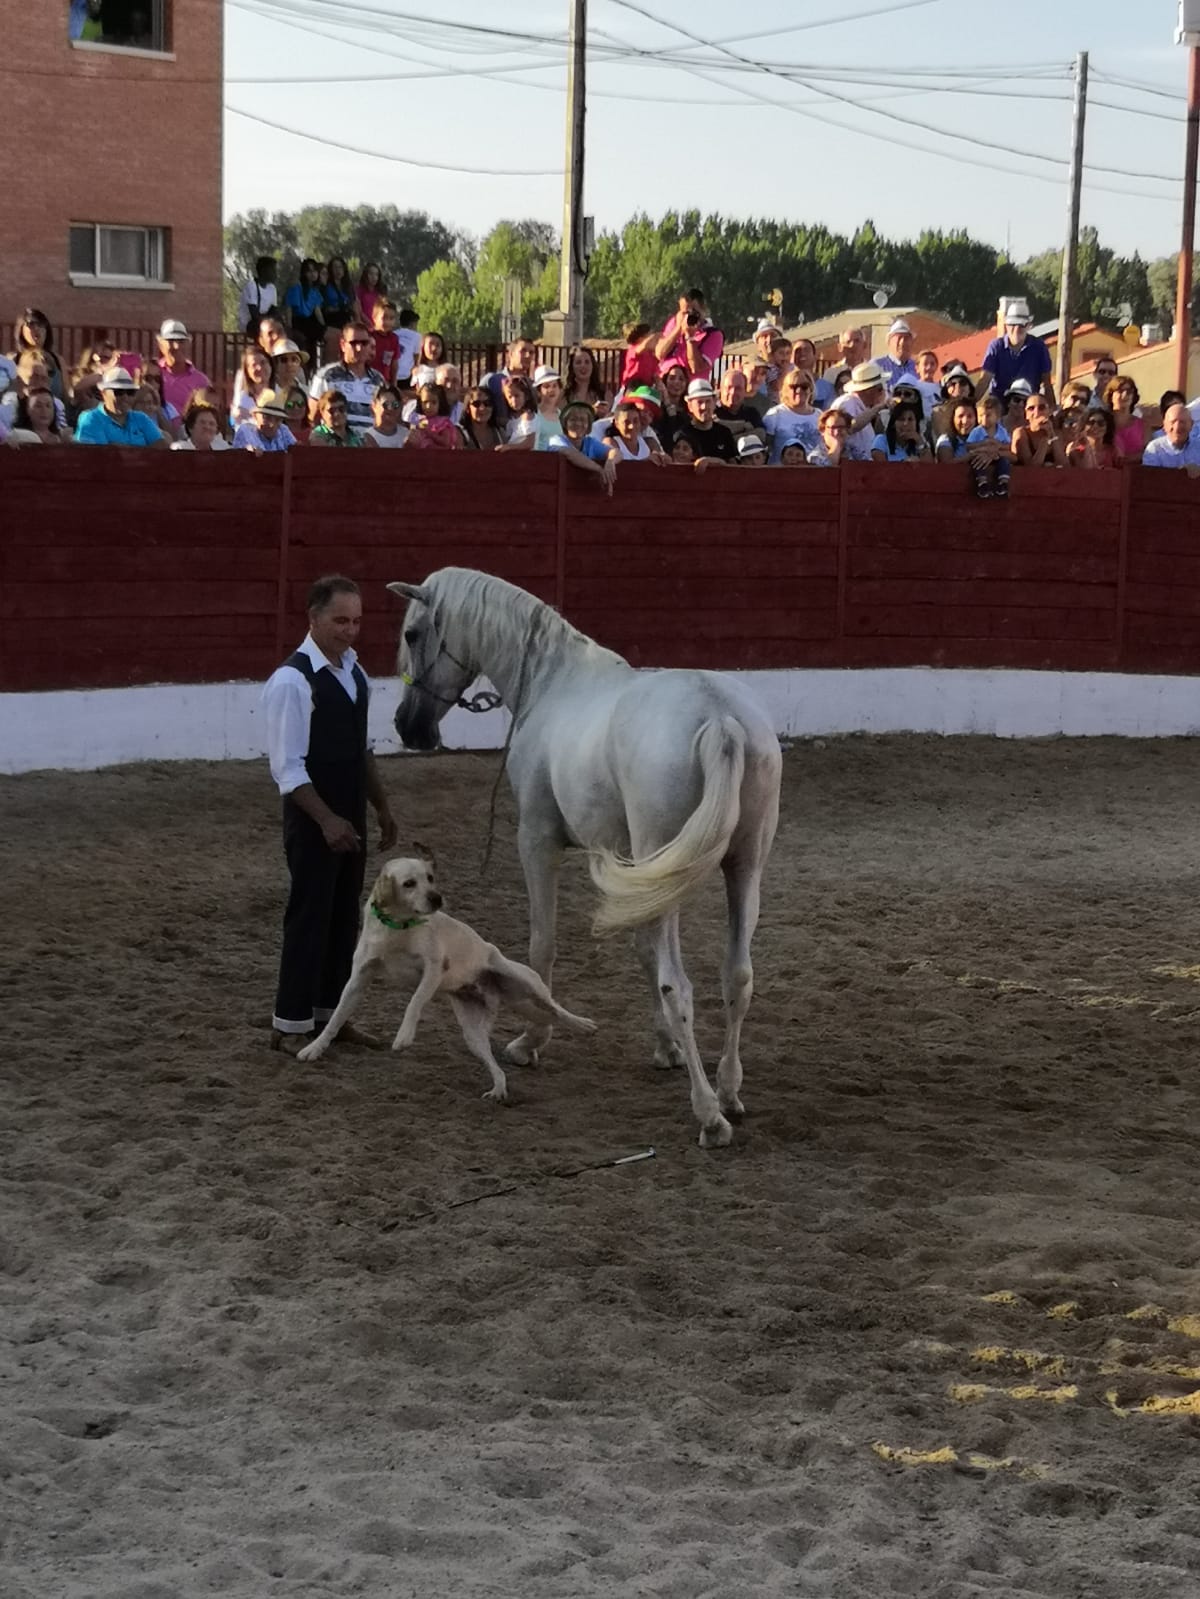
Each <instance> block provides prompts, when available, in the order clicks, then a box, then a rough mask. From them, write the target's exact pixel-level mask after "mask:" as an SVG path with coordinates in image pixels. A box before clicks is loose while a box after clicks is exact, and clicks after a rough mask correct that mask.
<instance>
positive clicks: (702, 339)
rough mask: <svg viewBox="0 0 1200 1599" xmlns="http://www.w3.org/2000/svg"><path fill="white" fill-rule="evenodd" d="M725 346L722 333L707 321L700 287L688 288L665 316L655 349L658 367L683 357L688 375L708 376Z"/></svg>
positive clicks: (660, 367)
mask: <svg viewBox="0 0 1200 1599" xmlns="http://www.w3.org/2000/svg"><path fill="white" fill-rule="evenodd" d="M724 348H725V335H724V334H723V333H722V332H721V330H720V328H716V327H714V326H713V324H712V323H711V322H710V321H709V319H708V307H707V305H706V304H705V300H704V295H703V293H702V291H701V290H700V289H689V290H688V291H687V293H686V294H681V295H680V296H679V308H678V310H677V311H676V312H675V314H674V315H673V316H670V317H668V318H667V321H666V324H665V325H664V327H663V330H662V333H661V334H660V335H659V340H658V343H657V344H656V345H655V347H654V353H655V355H656V356H657V357H658V360H659V370H660V371H661V370H662V363H664V362H666V361H682V362H683V364H684V366H685V367H686V368H687V372H688V376H689V378H711V376H712V370H713V367H714V366H715V365H716V364H717V362H718V361H719V360H720V358H721V351H722V350H723V349H724Z"/></svg>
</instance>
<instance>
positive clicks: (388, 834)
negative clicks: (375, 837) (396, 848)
mask: <svg viewBox="0 0 1200 1599" xmlns="http://www.w3.org/2000/svg"><path fill="white" fill-rule="evenodd" d="M375 814H376V816H377V818H378V820H379V847H380V849H391V847H392V845H393V844H394V843H395V842H396V818H395V817H394V816H393V815H392V813H391V811H389V810H388V809H387V808H386V807H385V808H384V809H383V810H380V811H376V813H375Z"/></svg>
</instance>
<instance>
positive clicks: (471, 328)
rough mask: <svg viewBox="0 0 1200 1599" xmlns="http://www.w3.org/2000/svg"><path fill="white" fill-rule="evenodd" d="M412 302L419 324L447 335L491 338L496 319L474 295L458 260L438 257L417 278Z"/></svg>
mask: <svg viewBox="0 0 1200 1599" xmlns="http://www.w3.org/2000/svg"><path fill="white" fill-rule="evenodd" d="M413 303H414V305H415V307H416V310H417V314H418V316H419V317H420V318H421V326H422V327H423V328H425V329H427V330H430V331H432V330H435V329H436V331H437V332H439V333H440V334H441V335H442V336H443V338H446V339H485V338H488V339H494V338H495V337H496V334H497V326H496V320H495V318H494V316H493V315H492V313H491V311H490V309H489V308H488V307H487V306H484V305H482V304H481V303H480V301H479V300H478V299H477V298H476V296H475V291H474V289H473V288H472V286H471V279H470V276H469V275H468V273H467V270H466V268H465V267H464V266H463V265H462V263H461V262H459V261H437V262H435V263H434V265H433V266H431V267H427V268H426V269H425V271H424V272H422V273H421V275H420V277H419V278H418V279H417V292H416V297H415V299H414V302H413Z"/></svg>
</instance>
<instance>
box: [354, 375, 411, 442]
mask: <svg viewBox="0 0 1200 1599" xmlns="http://www.w3.org/2000/svg"><path fill="white" fill-rule="evenodd" d="M403 406H404V401H403V400H402V399H401V398H400V390H399V389H398V388H397V387H396V385H395V384H394V383H385V384H384V386H383V388H381V389H376V391H375V398H374V399H373V400H372V401H371V410H372V412H373V413H374V416H375V422H374V425H373V426H372V427H369V428H365V429H364V430H363V436H362V441H363V443H364V444H366V445H373V446H374V448H375V449H377V450H402V449H403V448H404V446H405V444H406V443H407V442H408V428H407V427H405V425H404V423H403V422H402V421H401V420H400V412H401V410H402V409H403Z"/></svg>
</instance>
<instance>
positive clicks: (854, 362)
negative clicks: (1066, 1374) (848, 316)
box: [838, 328, 866, 366]
mask: <svg viewBox="0 0 1200 1599" xmlns="http://www.w3.org/2000/svg"><path fill="white" fill-rule="evenodd" d="M865 346H866V340H865V339H864V338H863V331H862V329H861V328H846V329H845V331H844V332H843V333H842V335H841V337H840V338H839V339H838V349H839V350H840V351H841V352H842V358H843V360H844V361H845V363H846V365H847V366H859V365H861V361H860V352H861V351H862V350H863V349H864V348H865Z"/></svg>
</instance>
